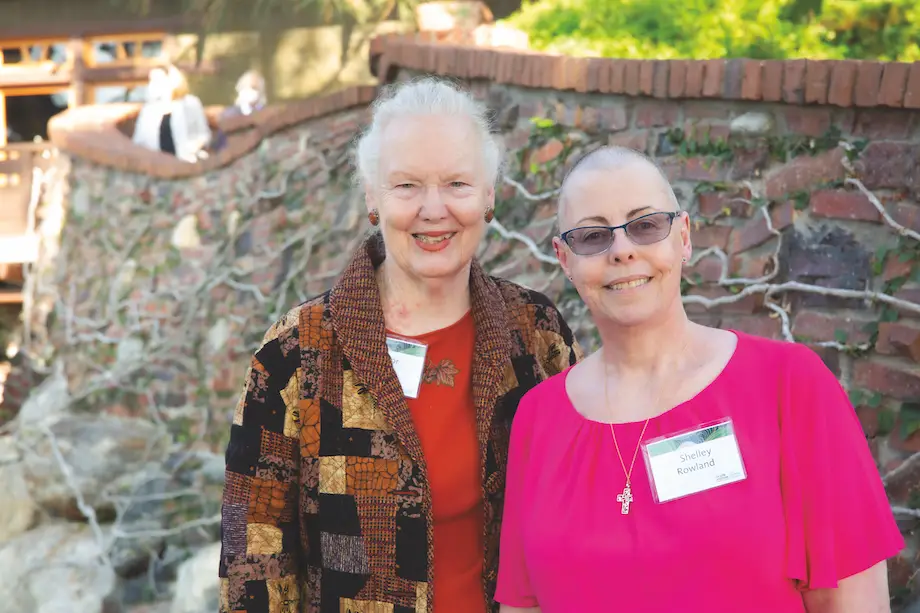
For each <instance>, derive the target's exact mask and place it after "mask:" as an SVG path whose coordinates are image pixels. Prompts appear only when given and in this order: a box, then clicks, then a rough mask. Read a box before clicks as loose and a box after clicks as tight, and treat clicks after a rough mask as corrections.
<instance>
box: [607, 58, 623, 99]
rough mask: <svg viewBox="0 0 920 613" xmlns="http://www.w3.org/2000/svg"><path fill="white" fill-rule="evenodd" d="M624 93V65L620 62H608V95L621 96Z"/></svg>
mask: <svg viewBox="0 0 920 613" xmlns="http://www.w3.org/2000/svg"><path fill="white" fill-rule="evenodd" d="M624 91H626V63H625V62H623V61H622V60H613V61H612V62H610V93H611V94H622V93H623V92H624Z"/></svg>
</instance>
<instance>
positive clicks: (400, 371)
mask: <svg viewBox="0 0 920 613" xmlns="http://www.w3.org/2000/svg"><path fill="white" fill-rule="evenodd" d="M387 352H388V353H389V354H390V360H392V362H393V370H395V371H396V377H397V378H398V379H399V383H400V385H402V388H403V393H404V394H405V395H406V397H407V398H418V390H419V387H421V385H422V377H423V376H424V374H425V354H427V353H428V345H426V344H425V343H418V342H416V341H410V340H408V339H405V338H399V337H396V336H388V337H387Z"/></svg>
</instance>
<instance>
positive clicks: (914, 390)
mask: <svg viewBox="0 0 920 613" xmlns="http://www.w3.org/2000/svg"><path fill="white" fill-rule="evenodd" d="M853 383H854V385H855V386H856V387H858V388H861V389H865V390H869V391H872V392H879V393H881V394H882V395H885V396H892V397H894V398H898V399H900V400H908V399H911V398H916V397H918V396H920V369H917V367H916V366H911V365H907V364H904V363H898V362H895V361H892V360H886V361H884V362H883V361H875V360H865V359H864V360H859V361H857V362H856V364H855V365H854V366H853Z"/></svg>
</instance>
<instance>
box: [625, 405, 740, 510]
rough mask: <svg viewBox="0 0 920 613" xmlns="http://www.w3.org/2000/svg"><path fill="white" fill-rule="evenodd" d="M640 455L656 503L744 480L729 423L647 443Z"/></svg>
mask: <svg viewBox="0 0 920 613" xmlns="http://www.w3.org/2000/svg"><path fill="white" fill-rule="evenodd" d="M642 454H643V455H644V456H645V467H646V470H647V471H648V477H649V482H650V483H651V485H652V488H651V489H652V495H653V496H654V497H655V500H656V502H659V503H661V502H668V501H669V500H676V499H678V498H683V497H684V496H689V495H691V494H696V493H698V492H702V491H705V490H710V489H712V488H715V487H719V486H722V485H727V484H729V483H735V482H737V481H743V480H744V479H746V478H747V473H745V470H744V462H743V461H742V459H741V450H740V449H739V448H738V440H737V438H736V437H735V429H734V426H733V425H732V420H731V419H723V420H720V421H716V422H711V423H707V424H703V425H701V426H699V427H696V428H694V429H692V430H686V431H683V432H680V433H677V434H671V435H667V436H662V437H658V438H656V439H651V440H649V441H646V442H645V443H644V444H643V445H642Z"/></svg>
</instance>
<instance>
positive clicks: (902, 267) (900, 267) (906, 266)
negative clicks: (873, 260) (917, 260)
mask: <svg viewBox="0 0 920 613" xmlns="http://www.w3.org/2000/svg"><path fill="white" fill-rule="evenodd" d="M912 270H913V266H912V264H911V262H910V261H907V262H902V261H901V259H900V258H899V257H897V256H895V255H889V256H888V258H887V259H886V260H885V267H884V268H883V269H882V279H884V280H885V281H891V280H892V279H897V278H898V277H906V276H908V275H909V274H910V273H911V271H912Z"/></svg>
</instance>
